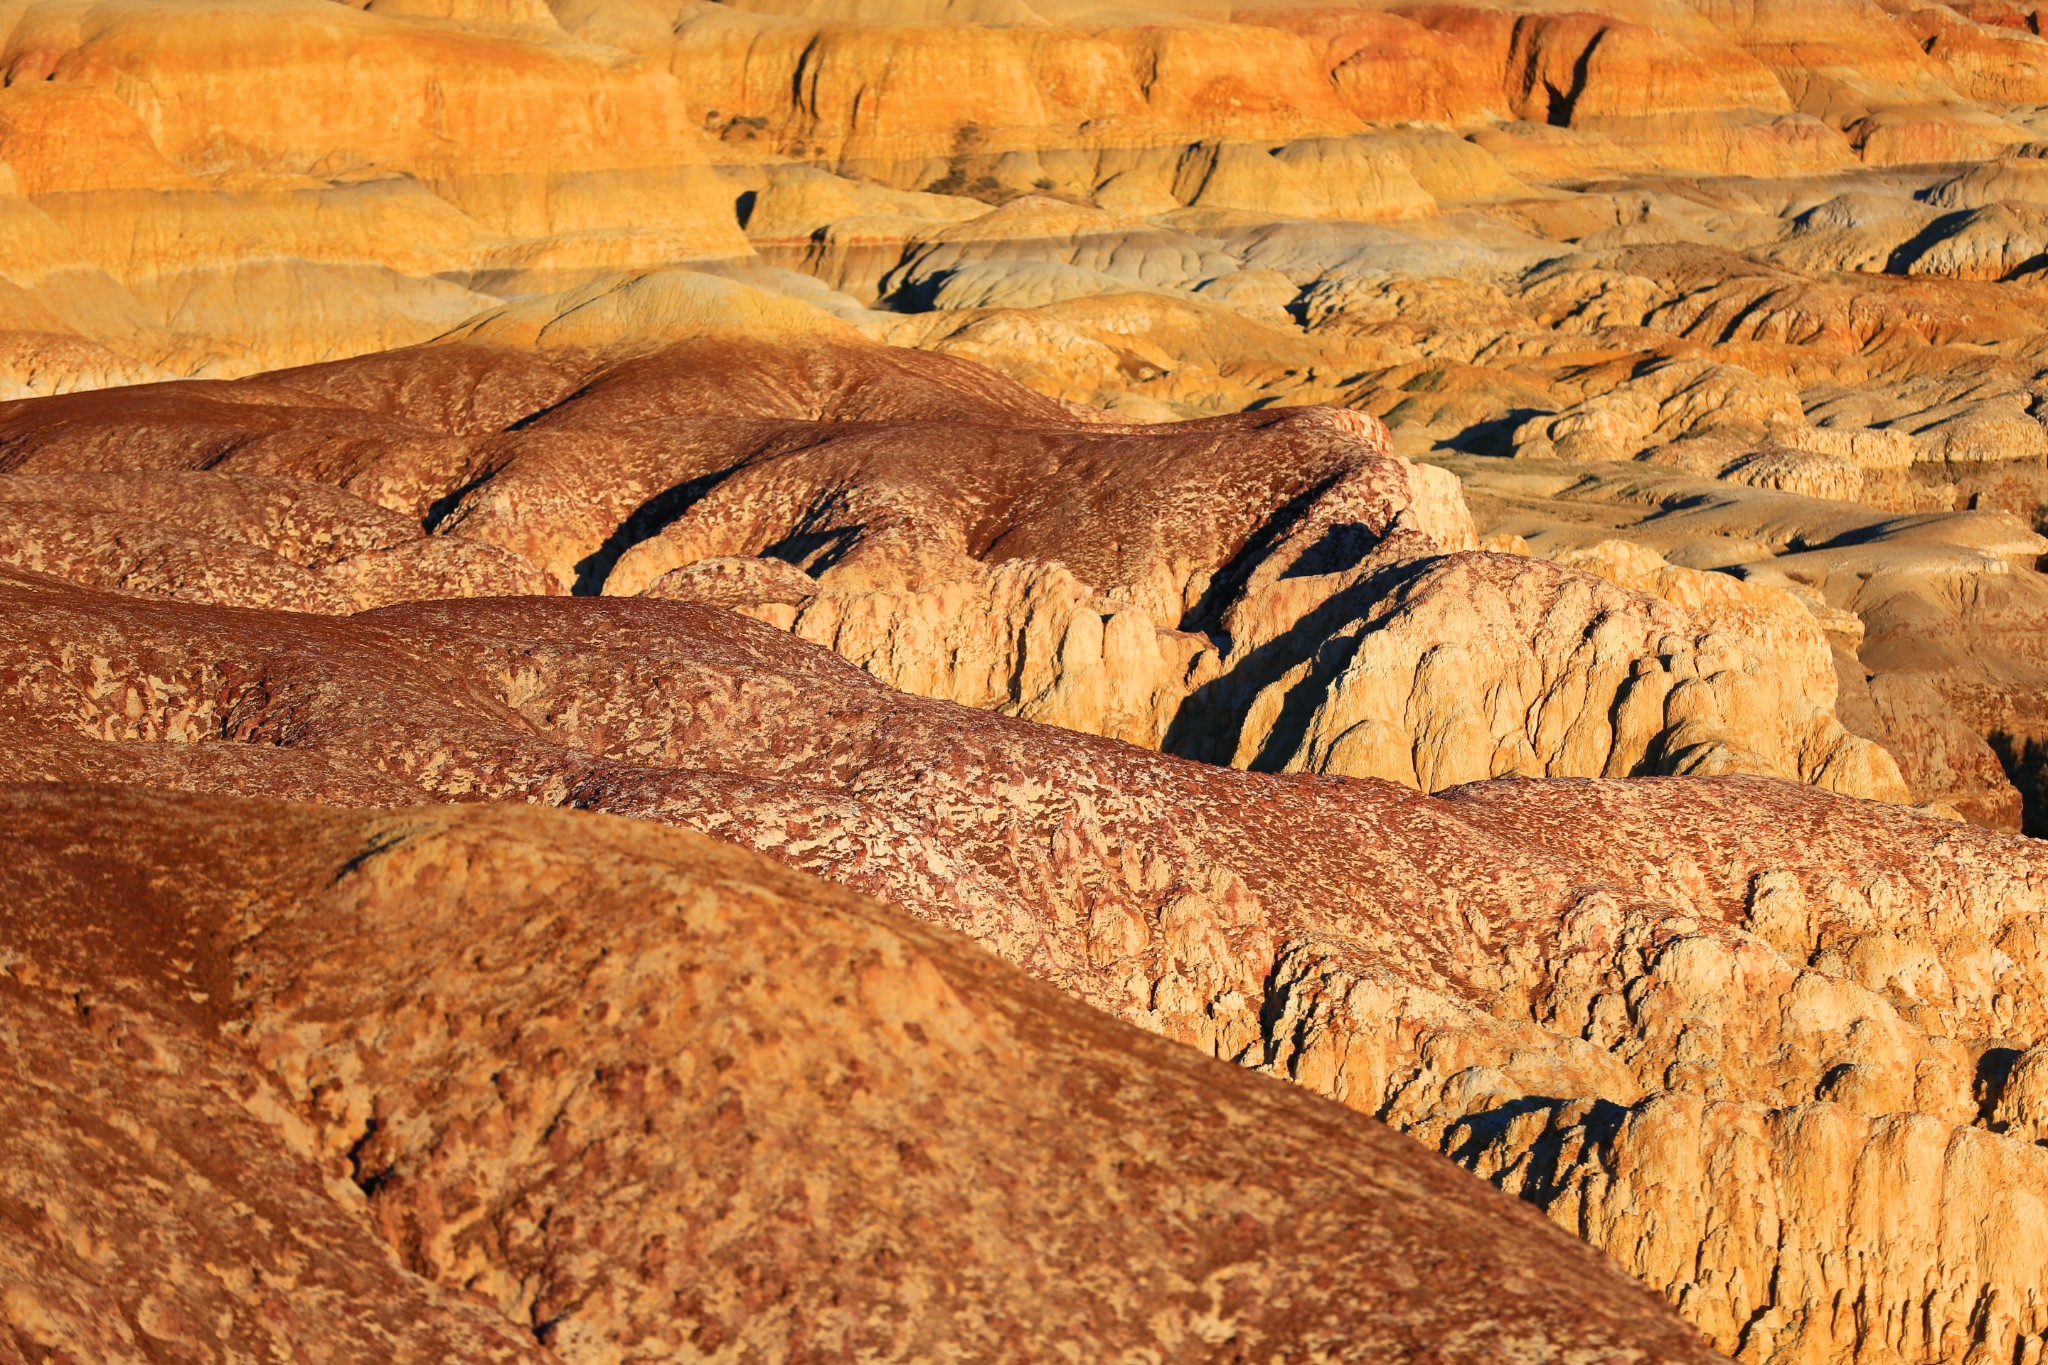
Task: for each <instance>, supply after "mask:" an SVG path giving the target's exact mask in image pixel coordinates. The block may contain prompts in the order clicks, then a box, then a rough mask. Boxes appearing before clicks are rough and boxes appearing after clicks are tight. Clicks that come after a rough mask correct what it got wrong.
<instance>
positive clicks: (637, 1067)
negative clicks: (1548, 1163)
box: [0, 787, 1714, 1365]
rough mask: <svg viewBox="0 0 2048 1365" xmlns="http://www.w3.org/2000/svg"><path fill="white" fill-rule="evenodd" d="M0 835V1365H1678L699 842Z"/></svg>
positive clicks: (59, 802) (439, 822) (1093, 1039)
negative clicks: (1345, 1364) (48, 1364)
mask: <svg viewBox="0 0 2048 1365" xmlns="http://www.w3.org/2000/svg"><path fill="white" fill-rule="evenodd" d="M0 812H4V824H0V828H4V830H5V833H4V834H0V850H4V853H5V860H4V862H5V871H4V872H0V885H4V887H5V894H4V895H0V907H4V908H0V923H4V924H5V932H6V940H7V963H6V969H7V970H6V979H5V981H4V982H0V1021H4V1022H0V1050H4V1051H5V1053H6V1054H7V1060H8V1062H9V1065H8V1066H7V1067H6V1068H5V1071H4V1073H0V1087H4V1090H5V1094H6V1098H7V1108H8V1114H9V1123H8V1127H7V1134H6V1137H5V1138H4V1139H0V1141H4V1144H5V1150H6V1152H7V1154H8V1157H9V1159H8V1160H7V1161H6V1162H5V1163H4V1165H0V1188H4V1189H5V1197H6V1200H7V1207H8V1209H9V1211H10V1216H9V1218H8V1219H7V1221H6V1224H5V1231H4V1234H0V1265H4V1266H5V1267H6V1272H5V1273H6V1279H7V1286H6V1289H5V1292H4V1294H0V1342H4V1343H5V1344H6V1347H7V1349H8V1350H9V1353H10V1354H12V1355H14V1356H17V1357H19V1358H23V1359H30V1358H42V1359H47V1358H52V1357H58V1358H61V1357H71V1358H90V1359H94V1360H110V1361H112V1360H137V1361H141V1360H160V1359H164V1358H166V1357H175V1358H183V1359H228V1358H236V1357H242V1358H247V1357H249V1356H253V1355H256V1354H258V1353H262V1354H274V1355H277V1356H280V1357H282V1356H289V1355H300V1354H304V1353H307V1352H315V1353H321V1354H331V1355H335V1356H361V1357H364V1358H377V1359H385V1360H437V1361H513V1360H532V1361H541V1360H567V1361H599V1360H603V1361H654V1360H681V1359H687V1360H761V1359H798V1358H805V1357H817V1358H825V1357H831V1358H845V1357H852V1356H858V1357H860V1358H863V1359H877V1360H898V1359H905V1360H908V1359H919V1360H922V1359H932V1358H935V1357H972V1358H975V1359H982V1360H1019V1361H1022V1360H1044V1359H1056V1358H1061V1357H1072V1358H1082V1359H1109V1358H1117V1357H1120V1356H1126V1355H1131V1354H1134V1353H1135V1354H1139V1355H1145V1354H1150V1355H1153V1356H1155V1357H1166V1356H1171V1357H1172V1358H1174V1359H1183V1360H1232V1359H1236V1360H1242V1359H1247V1358H1258V1359H1288V1358H1317V1359H1327V1360H1357V1361H1381V1360H1395V1359H1425V1358H1427V1359H1443V1360H1473V1361H1480V1360H1498V1359H1500V1358H1502V1357H1503V1356H1504V1355H1513V1356H1514V1357H1515V1358H1517V1359H1528V1360H1539V1361H1588V1360H1601V1361H1606V1360H1612V1361H1622V1360H1635V1361H1669V1362H1700V1363H1701V1365H1705V1362H1707V1361H1709V1360H1711V1359H1713V1358H1714V1357H1713V1355H1712V1353H1711V1352H1709V1351H1708V1350H1707V1349H1706V1348H1705V1347H1704V1346H1703V1345H1701V1344H1700V1343H1699V1342H1698V1340H1697V1338H1696V1337H1695V1336H1694V1334H1693V1333H1692V1331H1691V1330H1690V1329H1689V1328H1687V1327H1686V1326H1685V1324H1683V1323H1682V1322H1680V1321H1679V1320H1678V1319H1677V1318H1676V1317H1675V1316H1673V1315H1672V1314H1670V1312H1669V1311H1668V1309H1666V1308H1665V1307H1664V1306H1663V1305H1662V1304H1660V1303H1658V1302H1657V1300H1656V1299H1655V1297H1654V1296H1653V1295H1651V1294H1649V1293H1648V1292H1647V1291H1645V1290H1644V1289H1642V1288H1641V1287H1640V1286H1638V1285H1636V1284H1633V1283H1631V1282H1630V1281H1629V1280H1628V1279H1627V1278H1626V1277H1625V1276H1623V1275H1621V1274H1620V1273H1619V1272H1617V1271H1616V1270H1615V1269H1614V1268H1613V1267H1612V1266H1611V1265H1609V1264H1607V1263H1605V1261H1604V1260H1603V1258H1601V1257H1599V1256H1598V1255H1597V1254H1596V1253H1594V1252H1592V1251H1591V1250H1589V1249H1588V1248H1586V1247H1584V1246H1582V1245H1576V1244H1574V1243H1573V1242H1572V1240H1571V1239H1570V1238H1568V1237H1566V1236H1565V1235H1564V1234H1562V1233H1561V1232H1559V1231H1558V1230H1556V1229H1555V1228H1552V1227H1550V1226H1548V1225H1546V1224H1545V1223H1544V1222H1543V1221H1542V1220H1541V1219H1540V1218H1538V1217H1536V1216H1535V1215H1534V1214H1532V1213H1530V1212H1529V1211H1527V1210H1526V1209H1523V1208H1518V1207H1517V1206H1516V1205H1515V1204H1514V1203H1513V1202H1512V1201H1510V1200H1508V1199H1506V1198H1503V1197H1502V1196H1500V1195H1499V1194H1497V1193H1495V1192H1494V1191H1492V1190H1489V1189H1487V1188H1486V1187H1485V1186H1484V1185H1482V1184H1481V1183H1479V1182H1478V1181H1475V1180H1473V1179H1471V1178H1470V1177H1469V1176H1466V1175H1464V1174H1462V1173H1460V1172H1458V1171H1457V1170H1455V1169H1454V1168H1453V1167H1451V1166H1450V1165H1449V1164H1448V1163H1446V1162H1443V1161H1442V1160H1441V1159H1439V1158H1436V1157H1433V1156H1431V1155H1429V1154H1428V1153H1426V1152H1424V1151H1423V1150H1422V1149H1420V1148H1419V1147H1416V1146H1415V1145H1414V1144H1412V1143H1410V1142H1408V1141H1407V1140H1406V1139H1404V1138H1401V1137H1399V1136H1397V1135H1395V1134H1393V1133H1391V1132H1388V1131H1387V1130H1386V1129H1384V1128H1382V1127H1381V1126H1380V1125H1378V1124H1376V1123H1373V1122H1371V1121H1370V1120H1366V1119H1362V1118H1359V1117H1357V1116H1355V1115H1350V1114H1346V1113H1345V1112H1344V1111H1343V1110H1341V1109H1338V1108H1337V1107H1336V1106H1333V1105H1330V1104H1327V1103H1325V1102H1324V1101H1321V1100H1318V1099H1315V1098H1313V1097H1311V1096H1309V1095H1307V1094H1305V1093H1303V1092H1301V1091H1300V1090H1298V1089H1295V1088H1292V1087H1288V1086H1283V1085H1279V1084H1276V1083H1273V1082H1271V1081H1267V1080H1264V1079H1262V1078H1258V1077H1254V1076H1251V1075H1248V1074H1246V1073H1244V1072H1242V1071H1239V1070H1235V1069H1232V1068H1229V1067H1225V1066H1221V1065H1219V1064H1217V1063H1215V1062H1213V1061H1210V1060H1208V1059H1206V1058H1202V1057H1198V1056H1197V1055H1196V1054H1195V1053H1193V1052H1192V1051H1190V1050H1187V1049H1184V1048H1178V1047H1175V1046H1173V1045H1171V1044H1168V1043H1164V1042H1161V1041H1159V1040H1156V1039H1151V1038H1147V1037H1145V1036H1144V1035H1142V1034H1139V1033H1136V1032H1135V1031H1133V1030H1131V1029H1129V1028H1127V1027H1125V1026H1124V1025H1121V1024H1118V1023H1116V1022H1115V1021H1113V1020H1110V1019H1108V1018H1105V1017H1104V1016H1102V1015H1100V1014H1098V1013H1096V1012H1095V1011H1092V1010H1089V1009H1086V1008H1084V1007H1082V1006H1080V1005H1077V1004H1075V1003H1073V1002H1072V1001H1070V1000H1067V999H1065V998H1063V997H1061V996H1060V995H1059V994H1058V993H1056V992H1055V991H1053V990H1051V989H1050V988H1048V987H1046V986H1044V985H1042V984H1040V983H1038V982H1034V981H1031V980H1030V979H1028V978H1027V977H1025V976H1024V975H1023V974H1022V973H1020V972H1017V971H1016V970H1014V969H1012V968H1009V967H1006V966H1004V965H1002V964H1000V963H998V962H997V961H996V960H995V959H994V958H991V957H989V956H987V955H986V954H983V953H981V952H978V951H976V950H975V949H974V948H973V946H972V945H970V944H967V943H965V942H964V941H962V940H961V939H959V938H958V937H957V936H956V935H952V934H948V933H944V932H942V931H938V930H934V929H931V928H928V927H925V926H922V925H919V924H917V923H916V922H915V921H912V920H910V919H909V918H907V917H905V916H904V915H902V914H901V913H900V912H898V911H895V910H893V909H890V908H887V907H884V906H881V905H877V904H875V903H874V902H872V901H866V900H862V899H861V898H859V897H856V896H853V895H850V894H848V893H846V892H844V891H842V890H839V889H837V888H834V887H830V886H827V885H825V884H824V883H821V882H819V881H816V880H815V879H812V878H809V877H802V876H798V875H796V874H793V873H790V872H788V871H786V870H783V869H779V868H776V867H775V866H773V865H772V864H770V863H768V862H767V861H766V860H764V859H761V858H758V857H755V856H753V855H750V854H746V853H742V852H740V851H738V850H735V849H732V848H730V847H729V846H726V845H722V844H718V843H715V842H713V841H711V840H709V839H705V838H703V837H701V836H697V835H691V834H685V833H681V832H676V831H667V830H656V829H652V828H649V827H647V826H644V825H634V824H630V823H628V822H625V821H618V820H608V819H602V818H599V817H591V816H574V815H567V814H559V813H548V812H537V811H523V810H518V809H512V808H502V807H501V808H493V809H474V808H472V809H447V808H444V809H440V810H422V811H411V812H395V813H394V812H378V813H354V812H349V813H344V812H339V811H320V810H314V809H309V808H303V807H290V806H282V805H278V804H275V803H267V804H266V803H253V802H237V801H223V800H217V799H215V800H209V799H196V798H190V797H178V798H173V797H167V796H165V795H162V794H155V793H148V792H144V791H140V790H137V789H133V788H128V789H122V788H102V789H97V790H88V789H80V790H73V791H68V792H67V791H58V790H53V789H51V788H47V787H44V788H36V787H26V788H23V787H16V788H9V789H6V790H4V791H0ZM536 1343H538V1344H536Z"/></svg>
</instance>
